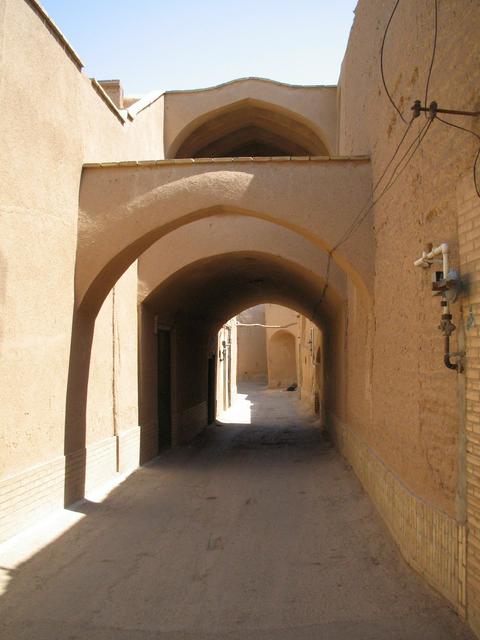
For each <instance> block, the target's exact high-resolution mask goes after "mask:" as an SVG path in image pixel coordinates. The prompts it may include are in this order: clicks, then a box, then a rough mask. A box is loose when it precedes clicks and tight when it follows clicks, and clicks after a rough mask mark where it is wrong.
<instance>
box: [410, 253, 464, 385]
mask: <svg viewBox="0 0 480 640" xmlns="http://www.w3.org/2000/svg"><path fill="white" fill-rule="evenodd" d="M426 249H427V250H426V251H423V252H422V257H421V258H419V259H418V260H415V262H414V263H413V264H414V265H415V266H416V267H422V268H424V269H428V268H429V267H431V266H432V264H433V263H434V262H439V260H436V258H437V256H440V255H441V256H442V277H441V279H440V280H437V278H435V279H434V281H433V282H432V291H433V295H441V296H442V301H441V305H442V318H441V320H440V324H439V325H438V328H439V329H440V331H441V332H442V333H443V336H444V342H443V344H444V350H443V363H444V364H445V366H446V367H447V369H453V370H454V371H457V372H458V373H462V372H463V366H462V362H461V358H462V356H464V355H465V354H464V352H463V351H456V352H451V351H450V336H451V335H452V333H453V332H454V331H455V329H456V327H455V325H454V324H453V322H452V314H451V313H450V308H449V302H450V301H451V302H454V301H455V299H456V297H457V295H458V289H459V277H458V274H457V273H456V271H450V269H449V262H448V253H449V251H448V244H447V243H446V242H444V243H442V244H441V245H439V246H438V247H433V245H431V244H430V245H428V246H427V247H426ZM451 358H458V361H457V362H452V361H451Z"/></svg>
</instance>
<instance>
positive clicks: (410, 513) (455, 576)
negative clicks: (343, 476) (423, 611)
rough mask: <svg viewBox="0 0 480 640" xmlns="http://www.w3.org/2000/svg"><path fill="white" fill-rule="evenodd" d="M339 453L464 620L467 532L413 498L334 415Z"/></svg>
mask: <svg viewBox="0 0 480 640" xmlns="http://www.w3.org/2000/svg"><path fill="white" fill-rule="evenodd" d="M329 422H330V424H331V425H332V427H333V429H334V433H335V438H336V441H337V445H338V448H339V450H340V452H341V453H342V455H343V456H344V457H345V458H346V459H347V460H348V462H349V463H350V464H351V465H352V467H353V470H354V471H355V474H356V475H357V477H358V478H359V480H360V482H361V483H362V485H363V487H364V489H365V490H366V491H367V493H368V494H369V495H370V498H371V499H372V502H373V503H374V505H375V507H376V508H377V510H378V512H379V514H380V516H381V517H382V518H383V520H384V521H385V524H386V525H387V527H388V529H389V531H390V533H391V535H392V536H393V538H394V540H395V542H396V543H397V545H398V547H399V548H400V551H401V553H402V555H403V557H404V558H405V560H406V561H407V562H408V564H410V565H411V566H412V567H413V568H414V569H415V570H416V571H418V573H420V574H421V575H422V576H423V577H424V578H425V579H426V580H427V582H428V583H429V584H430V585H431V586H432V587H434V588H435V589H436V590H437V591H439V592H440V593H441V594H442V595H443V596H445V598H447V600H449V601H450V603H451V604H452V605H453V606H454V607H455V609H456V610H457V612H458V613H459V614H460V615H462V616H465V579H466V575H465V574H466V568H465V565H466V542H465V538H466V530H465V526H463V525H461V524H459V523H458V522H457V521H456V520H454V519H453V518H451V517H449V516H447V515H446V514H445V513H443V512H441V511H439V510H437V509H435V507H433V506H432V505H430V504H428V503H426V502H424V501H423V500H421V499H420V498H418V497H417V496H415V495H413V494H412V493H411V492H410V491H409V490H408V489H407V488H406V487H405V486H404V485H403V484H402V482H401V481H400V480H399V479H398V478H397V477H396V476H395V475H394V474H393V473H392V472H391V471H389V470H388V469H387V467H386V466H385V465H384V464H383V462H382V461H381V460H380V459H379V458H378V457H377V456H376V455H375V453H374V452H373V451H372V450H371V449H370V448H369V447H368V445H367V444H366V443H364V442H363V441H362V440H361V439H360V438H359V437H358V436H357V435H356V434H355V433H354V432H353V431H352V430H351V429H349V428H348V427H347V426H346V425H344V424H342V423H341V422H340V421H338V420H337V419H336V418H335V416H332V415H330V416H329Z"/></svg>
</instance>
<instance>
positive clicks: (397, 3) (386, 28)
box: [380, 0, 407, 124]
mask: <svg viewBox="0 0 480 640" xmlns="http://www.w3.org/2000/svg"><path fill="white" fill-rule="evenodd" d="M399 4H400V0H397V1H396V2H395V6H394V7H393V10H392V13H391V14H390V18H389V19H388V22H387V26H386V27H385V32H384V34H383V38H382V46H381V47H380V74H381V76H382V82H383V88H384V89H385V93H386V94H387V96H388V99H389V100H390V102H391V103H392V105H393V107H394V109H395V111H396V112H397V113H398V115H399V116H400V118H401V119H402V120H403V122H405V124H407V121H406V120H405V118H404V116H403V114H402V112H401V111H400V109H399V108H398V107H397V105H396V104H395V101H394V99H393V98H392V96H391V94H390V91H389V90H388V87H387V83H386V81H385V71H384V68H383V54H384V48H385V41H386V39H387V33H388V30H389V28H390V23H391V22H392V20H393V16H394V15H395V13H396V11H397V8H398V5H399Z"/></svg>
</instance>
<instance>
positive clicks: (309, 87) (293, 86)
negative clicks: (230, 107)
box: [165, 76, 337, 95]
mask: <svg viewBox="0 0 480 640" xmlns="http://www.w3.org/2000/svg"><path fill="white" fill-rule="evenodd" d="M250 80H255V81H256V82H267V83H268V84H276V85H278V86H280V87H288V88H289V89H300V90H312V89H314V90H315V89H317V90H318V89H336V88H337V85H336V84H291V83H289V82H282V81H281V80H273V79H272V78H262V77H260V76H244V77H243V78H234V79H233V80H226V81H225V82H220V83H219V84H214V85H211V86H209V87H200V88H198V89H170V90H168V91H165V95H167V94H169V93H201V92H203V91H214V90H215V89H221V88H222V87H227V86H229V85H231V84H236V83H237V82H247V81H250Z"/></svg>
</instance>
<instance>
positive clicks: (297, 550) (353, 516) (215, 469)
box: [0, 388, 473, 640]
mask: <svg viewBox="0 0 480 640" xmlns="http://www.w3.org/2000/svg"><path fill="white" fill-rule="evenodd" d="M247 397H248V400H249V401H250V402H253V405H252V406H251V409H252V424H251V425H248V424H228V425H227V424H224V425H219V426H216V427H215V426H212V427H210V428H209V429H208V430H207V431H206V432H205V433H204V434H203V435H202V436H201V437H199V438H197V440H196V441H195V442H193V443H192V444H191V445H190V446H188V447H182V448H180V449H175V450H171V451H167V452H165V453H163V454H162V455H161V456H159V457H158V458H157V459H156V460H155V462H154V463H153V464H151V465H149V466H146V467H143V468H141V469H139V470H138V471H137V472H135V473H134V474H133V475H131V476H130V477H129V478H128V479H127V480H126V481H124V482H123V484H121V485H120V486H118V487H117V488H115V489H114V490H113V491H112V492H111V493H110V495H109V496H108V497H107V498H106V499H105V500H104V501H103V502H102V503H100V504H96V503H92V502H87V501H86V502H83V503H81V504H80V505H78V507H77V508H78V509H79V510H80V511H81V512H82V513H83V514H84V517H83V519H82V520H81V521H80V522H78V523H77V524H75V525H74V526H73V527H72V528H71V529H70V530H68V531H67V532H66V533H64V534H62V535H61V536H60V537H59V538H58V539H57V540H55V541H54V542H53V543H51V544H49V545H48V546H47V547H45V548H43V549H42V550H40V551H38V553H36V554H35V555H33V556H32V558H31V559H29V560H28V561H26V562H24V563H23V564H20V565H19V566H16V567H14V568H12V569H11V573H10V576H9V582H8V584H7V587H6V591H5V594H4V595H3V597H2V598H1V599H0V619H1V623H0V628H1V634H0V635H1V637H2V639H4V640H13V639H15V640H33V639H35V640H47V639H48V640H56V639H59V640H60V639H62V640H64V639H69V640H73V639H82V640H83V639H84V638H88V639H89V640H113V639H115V640H153V639H154V638H155V639H162V640H163V639H165V640H167V639H168V640H181V639H185V640H193V639H198V640H214V639H215V640H219V639H220V638H222V639H227V640H236V639H238V640H240V639H241V640H257V639H258V640H260V639H262V640H271V639H272V640H273V639H276V640H277V639H278V640H310V639H311V640H344V639H345V640H346V639H347V638H348V639H349V640H350V639H351V638H355V639H356V640H367V639H368V640H377V639H378V640H386V639H388V640H396V639H398V640H417V639H419V640H420V639H421V640H444V639H445V640H446V639H450V638H463V639H467V638H472V637H473V636H471V635H470V633H469V632H468V630H467V629H466V627H465V625H463V624H462V623H461V621H460V620H459V619H458V618H457V617H456V615H455V614H454V613H453V612H452V611H451V610H450V608H449V607H448V606H447V605H446V603H445V602H444V600H443V599H441V598H440V597H439V596H437V595H436V594H435V593H433V592H432V591H431V590H430V589H429V588H428V587H427V586H426V585H425V584H424V582H423V581H422V580H421V579H420V578H419V577H418V576H417V575H415V574H414V573H413V572H412V571H410V570H409V568H408V567H406V565H405V564H404V563H403V561H402V560H401V558H400V556H399V554H398V552H397V550H396V548H395V547H394V546H393V544H392V543H391V541H390V539H389V537H388V535H387V534H386V533H385V530H384V529H383V526H382V524H381V523H380V522H379V520H378V518H377V516H376V513H375V511H374V509H373V507H372V505H371V503H370V501H369V500H368V498H367V496H366V495H365V494H364V492H363V491H362V489H361V487H360V485H359V484H358V482H357V480H356V479H355V477H354V476H353V474H352V472H351V470H350V469H349V467H348V465H346V464H345V463H344V461H343V460H342V459H341V458H340V457H339V456H338V454H337V453H336V452H335V450H334V449H333V448H332V447H331V445H330V443H329V441H328V439H326V438H325V436H324V434H323V433H322V431H321V429H319V428H318V426H316V425H315V424H313V423H312V422H311V421H309V420H307V419H306V418H305V416H303V415H302V414H301V413H300V412H299V411H298V399H297V397H296V394H287V393H285V392H281V391H267V390H264V389H263V390H262V389H258V388H249V389H247ZM29 535H31V536H33V535H34V532H31V534H29ZM34 542H35V541H34V539H33V538H32V545H33V544H34ZM7 556H8V554H5V553H4V554H3V555H1V554H0V558H1V563H3V564H4V565H6V566H7V567H8V566H9V565H8V557H7Z"/></svg>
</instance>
